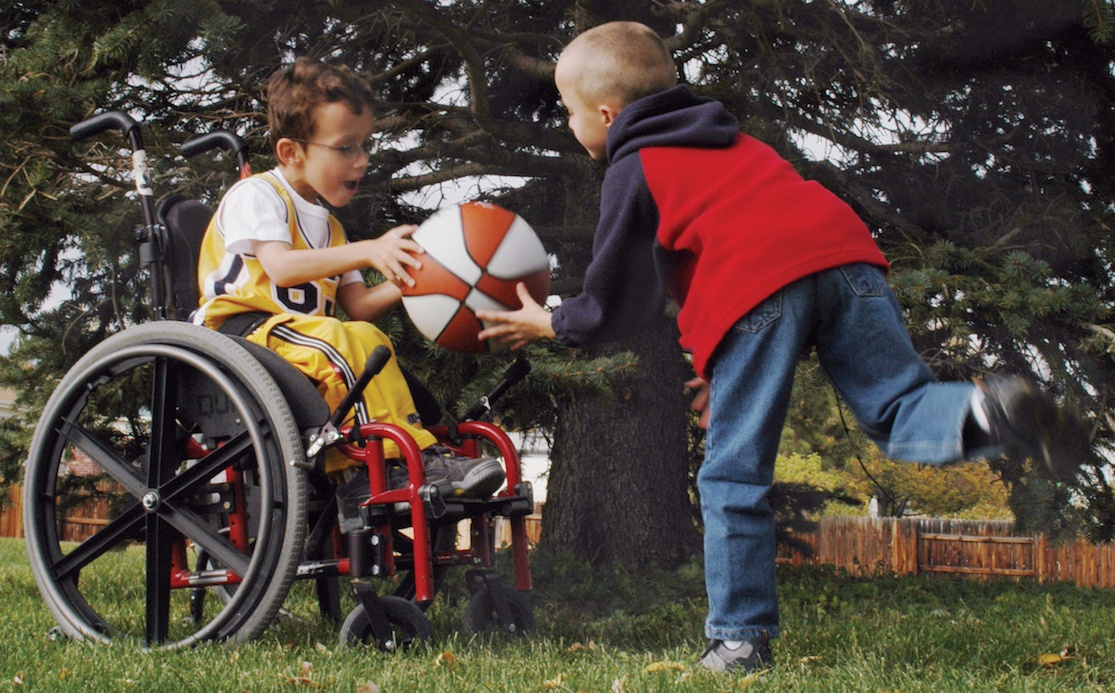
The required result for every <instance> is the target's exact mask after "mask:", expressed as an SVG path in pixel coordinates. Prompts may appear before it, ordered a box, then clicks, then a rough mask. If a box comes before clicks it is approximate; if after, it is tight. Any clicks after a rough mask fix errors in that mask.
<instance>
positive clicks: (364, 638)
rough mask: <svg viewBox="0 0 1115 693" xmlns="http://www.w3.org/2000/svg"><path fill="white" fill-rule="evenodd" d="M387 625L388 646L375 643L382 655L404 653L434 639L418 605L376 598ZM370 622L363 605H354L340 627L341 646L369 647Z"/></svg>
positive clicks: (371, 636) (398, 598)
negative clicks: (388, 625) (380, 605)
mask: <svg viewBox="0 0 1115 693" xmlns="http://www.w3.org/2000/svg"><path fill="white" fill-rule="evenodd" d="M379 600H380V602H381V603H382V604H383V611H384V614H385V615H386V616H387V622H388V623H389V624H390V625H391V631H392V638H391V642H389V643H375V644H376V646H377V647H379V649H380V650H383V651H399V650H406V649H409V648H411V647H413V646H415V645H419V644H424V643H428V642H430V641H431V640H432V639H433V637H434V629H433V626H431V625H430V620H429V619H428V618H426V614H425V613H423V611H422V609H420V608H418V605H417V604H415V603H414V602H412V601H409V600H407V599H403V598H402V597H395V596H386V597H380V598H379ZM374 639H375V635H374V634H373V633H372V621H371V619H370V618H369V617H368V612H367V611H365V610H364V605H363V604H358V605H357V606H356V608H355V609H353V610H352V611H351V612H349V615H348V618H346V619H345V622H344V623H343V624H341V646H342V647H352V646H354V645H368V644H372V642H373V641H374Z"/></svg>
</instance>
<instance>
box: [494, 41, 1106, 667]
mask: <svg viewBox="0 0 1115 693" xmlns="http://www.w3.org/2000/svg"><path fill="white" fill-rule="evenodd" d="M555 81H556V83H557V87H558V91H559V92H560V93H561V98H562V101H563V102H564V103H565V106H566V108H567V109H568V111H569V127H570V129H571V130H572V131H573V134H574V136H576V138H577V141H578V142H580V143H581V145H583V146H584V147H585V149H586V150H588V153H589V155H590V156H592V158H594V159H605V160H607V162H608V164H609V168H608V171H607V174H606V175H605V178H604V183H603V187H602V189H601V200H600V222H599V225H598V227H597V230H596V237H595V242H594V247H593V259H592V262H591V264H590V265H589V267H588V269H587V270H586V272H585V284H584V292H583V293H582V294H581V295H579V296H576V297H574V298H571V299H568V300H566V301H565V302H563V303H562V304H561V306H559V307H558V308H557V309H555V310H554V312H553V313H552V314H551V313H548V312H547V311H546V310H545V309H543V308H542V307H541V306H539V305H538V304H537V303H535V302H534V301H533V300H531V299H530V296H529V295H528V294H527V293H526V291H525V290H523V289H522V288H521V287H520V291H519V297H520V299H521V300H522V301H523V306H524V307H523V308H522V309H521V310H519V311H513V312H487V313H481V314H478V316H479V317H480V318H481V319H482V320H485V321H487V322H488V323H489V324H490V325H491V326H490V327H489V328H488V329H486V330H484V331H483V332H482V333H481V337H482V338H486V339H492V340H494V341H496V342H498V343H504V344H509V345H511V346H512V347H513V348H518V347H520V346H522V345H524V344H526V343H528V342H530V341H532V340H535V339H540V338H554V339H558V340H559V341H561V342H562V343H564V344H567V345H571V346H583V345H588V344H594V343H599V342H603V341H607V340H610V339H615V338H619V337H622V336H626V335H629V334H631V333H633V332H635V331H636V330H639V329H641V328H643V327H645V326H646V325H647V324H648V322H649V320H650V319H651V318H653V317H655V316H658V315H660V314H661V311H662V309H663V305H664V304H665V301H666V298H667V295H669V296H672V297H673V298H674V299H675V300H676V301H677V303H678V304H679V306H680V312H679V314H678V327H679V328H680V331H681V344H682V346H683V347H684V348H686V349H687V350H688V351H689V352H690V353H691V354H692V357H693V365H694V367H695V369H696V371H697V374H698V376H699V377H698V378H697V379H695V380H693V381H691V382H690V383H689V385H690V386H691V387H695V388H698V393H697V396H696V398H695V399H694V402H693V408H694V409H695V410H697V411H700V412H701V424H702V425H703V426H706V427H707V429H708V435H707V438H706V440H705V460H704V463H703V464H702V466H701V469H700V472H699V474H698V483H699V485H700V490H701V509H702V513H703V516H704V524H705V582H706V588H707V591H708V597H709V613H708V618H707V620H706V624H705V631H706V635H707V636H708V637H709V638H710V640H711V642H710V644H709V647H708V649H707V650H706V651H705V653H704V654H703V655H702V657H701V662H702V664H703V665H704V666H706V667H708V668H710V669H713V670H716V671H725V670H742V671H753V670H756V669H759V668H763V667H769V666H771V665H772V664H773V658H772V656H771V651H770V646H769V640H770V639H771V638H775V637H777V636H778V631H779V627H780V624H779V615H778V598H777V594H776V575H775V533H774V518H773V516H772V513H771V510H770V507H769V505H768V504H767V500H766V497H767V493H768V491H769V489H770V485H771V483H772V480H773V475H774V461H775V457H776V455H777V452H778V444H779V439H780V435H781V431H782V427H783V425H784V423H785V418H786V414H787V411H788V406H789V397H790V388H791V385H792V383H793V376H794V369H795V366H796V364H797V362H798V358H799V356H800V355H801V354H802V353H803V351H804V350H806V349H808V348H810V347H812V348H816V350H817V353H818V357H819V358H820V362H821V364H822V365H823V366H824V368H825V370H826V372H827V374H828V375H829V377H830V378H831V379H832V381H833V383H834V384H835V386H836V387H837V389H838V390H839V391H840V394H841V395H842V396H843V397H844V399H845V400H846V401H847V402H848V405H849V407H850V408H851V409H852V411H853V412H854V413H855V415H856V418H857V419H858V420H859V422H860V424H861V425H862V427H863V429H864V431H865V432H866V433H867V434H868V435H869V436H871V438H872V439H873V440H874V441H875V442H876V443H877V444H878V445H879V446H880V448H882V450H883V451H884V452H885V453H886V454H887V455H888V456H889V457H894V458H901V459H907V460H912V461H918V462H925V463H930V464H943V463H946V462H953V461H957V460H961V459H966V458H971V457H979V456H981V455H983V454H988V453H992V452H999V451H1002V450H1003V449H1005V450H1006V451H1007V452H1009V453H1012V454H1021V455H1027V456H1032V457H1034V458H1035V459H1037V460H1038V461H1039V462H1040V463H1042V464H1043V465H1044V467H1045V468H1046V469H1047V470H1048V471H1050V472H1051V473H1053V474H1055V475H1057V476H1061V477H1069V476H1072V475H1073V474H1074V473H1075V470H1076V468H1077V467H1078V465H1079V464H1080V462H1081V461H1082V460H1083V458H1084V456H1085V455H1086V453H1087V449H1088V444H1087V438H1086V435H1085V433H1084V432H1083V431H1082V428H1081V426H1080V423H1079V420H1078V419H1077V418H1075V417H1074V416H1072V415H1069V414H1067V413H1065V412H1064V411H1061V410H1059V409H1058V408H1057V407H1056V406H1055V405H1054V404H1053V403H1052V402H1051V401H1050V400H1049V399H1048V398H1046V397H1045V396H1044V395H1042V394H1041V393H1039V392H1038V391H1037V390H1036V389H1035V388H1034V387H1033V386H1032V385H1030V384H1029V383H1027V382H1025V381H1023V380H1021V379H1017V378H996V379H991V380H989V381H988V382H987V383H986V384H985V385H983V386H982V387H976V386H975V385H972V384H969V383H938V382H937V381H936V379H935V378H934V376H933V374H932V372H931V371H930V370H929V368H928V366H926V364H925V363H924V362H923V361H922V360H921V358H920V357H919V355H918V354H917V353H916V352H915V351H914V349H913V346H912V344H911V342H910V339H909V336H908V335H907V333H906V329H905V326H904V323H903V317H902V313H901V310H900V308H899V306H898V303H897V301H896V300H895V298H894V296H893V294H892V293H891V291H890V289H889V287H888V286H887V283H886V271H887V269H888V264H887V261H886V259H885V258H884V257H883V254H882V253H881V252H880V251H879V249H878V248H877V247H876V245H875V242H874V240H873V239H872V237H871V234H870V232H869V231H868V229H867V227H866V226H865V225H864V224H863V222H862V221H861V220H860V219H859V218H858V217H857V216H856V214H855V213H854V212H853V211H852V209H851V208H850V207H848V205H846V204H845V203H843V202H842V201H840V200H839V199H838V198H837V197H836V196H835V195H833V194H832V193H830V192H829V191H827V190H825V189H824V188H823V187H821V186H820V185H819V184H817V183H816V182H811V181H806V180H803V179H802V178H801V177H800V176H799V175H798V174H797V173H796V172H795V171H794V170H793V168H792V167H791V166H790V164H789V163H788V162H786V161H785V160H783V159H782V158H781V157H779V156H778V155H777V154H776V153H775V151H774V150H773V149H771V148H770V147H768V146H766V145H764V144H762V143H760V142H758V141H756V140H754V139H752V138H750V137H748V136H746V135H742V134H740V132H739V123H738V121H737V120H736V118H735V117H733V116H732V115H731V114H729V113H728V111H727V110H725V109H724V107H723V106H722V105H721V104H720V103H719V102H717V101H714V100H711V99H707V98H701V97H697V96H695V95H694V94H693V93H692V92H691V91H690V90H689V89H688V88H687V87H684V86H677V85H676V83H677V70H676V67H675V65H674V62H673V60H672V58H671V56H670V54H669V51H668V50H667V49H666V47H665V45H664V44H663V42H662V40H661V39H660V38H659V37H658V36H657V35H656V34H655V33H654V32H653V31H652V30H651V29H650V28H648V27H646V26H644V25H642V24H638V23H634V22H613V23H609V24H604V25H601V26H598V27H596V28H594V29H591V30H589V31H586V32H585V33H583V34H581V35H580V36H578V37H577V38H576V39H574V40H573V41H572V42H571V43H570V44H569V46H568V47H566V49H565V51H564V52H563V53H562V55H561V57H560V59H559V60H558V63H557V71H556V73H555Z"/></svg>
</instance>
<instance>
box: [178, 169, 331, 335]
mask: <svg viewBox="0 0 1115 693" xmlns="http://www.w3.org/2000/svg"><path fill="white" fill-rule="evenodd" d="M252 178H253V179H262V180H265V181H267V182H268V183H270V184H271V185H272V186H273V187H274V189H275V194H276V195H277V196H278V197H277V199H276V203H277V204H284V205H285V206H286V216H287V220H288V222H289V227H290V228H289V230H290V239H289V240H290V244H291V247H292V248H293V249H295V250H300V249H313V248H322V247H331V246H339V245H344V244H345V242H346V241H345V234H344V229H343V228H342V227H341V224H340V222H339V221H337V219H336V217H334V216H333V215H332V214H330V215H329V220H328V233H327V236H326V238H324V239H311V238H309V237H308V235H307V234H306V233H305V231H304V229H303V228H302V222H301V220H300V219H299V216H298V212H297V210H296V209H295V205H294V200H292V199H291V197H290V193H289V192H288V191H287V189H286V187H284V185H283V183H282V182H281V181H280V180H279V179H278V178H277V177H276V175H275V173H274V172H271V171H268V172H267V173H261V174H258V175H255V176H253V177H252ZM222 204H223V202H222ZM221 217H222V215H221V209H220V208H218V210H217V213H216V214H214V215H213V219H212V220H211V221H210V222H209V228H208V229H207V230H206V232H205V238H204V240H203V241H202V243H201V253H200V256H199V258H198V269H197V271H198V284H199V285H200V288H201V296H200V300H199V304H200V307H199V308H198V310H197V312H196V313H195V314H194V318H193V322H194V323H196V324H199V325H205V326H207V327H210V328H213V329H216V328H218V327H220V326H221V323H223V322H224V321H225V320H226V319H227V318H228V317H229V316H231V315H235V314H237V313H245V312H253V311H260V312H265V313H272V314H278V313H291V314H294V315H318V316H332V315H333V314H334V313H335V311H336V303H337V287H338V285H339V283H340V280H341V277H326V278H324V279H319V280H317V281H312V282H306V283H304V284H299V285H298V286H291V287H280V286H276V285H275V284H274V283H273V282H272V281H271V278H270V277H268V276H267V273H266V272H264V271H263V267H262V266H261V265H260V263H259V261H258V260H257V259H256V258H255V256H254V255H251V254H250V253H233V252H229V251H228V250H227V249H226V247H225V233H224V229H223V228H222V223H221ZM323 241H324V242H323Z"/></svg>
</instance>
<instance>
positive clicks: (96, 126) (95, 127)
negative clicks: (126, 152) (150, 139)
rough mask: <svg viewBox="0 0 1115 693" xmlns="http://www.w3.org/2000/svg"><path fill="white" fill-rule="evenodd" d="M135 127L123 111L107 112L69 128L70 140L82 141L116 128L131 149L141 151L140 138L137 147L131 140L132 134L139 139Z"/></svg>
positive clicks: (131, 119) (132, 119) (136, 125)
mask: <svg viewBox="0 0 1115 693" xmlns="http://www.w3.org/2000/svg"><path fill="white" fill-rule="evenodd" d="M137 127H138V123H136V121H135V119H134V118H132V117H131V116H130V115H128V114H127V113H124V112H123V111H108V112H106V113H101V114H100V115H95V116H93V117H92V118H89V119H88V120H83V121H81V122H80V123H77V124H75V125H73V126H72V127H71V128H70V138H71V139H74V140H84V139H87V138H89V137H92V136H93V135H97V134H100V133H102V132H104V131H105V130H111V129H113V128H116V129H117V130H119V131H120V132H121V133H123V135H124V137H127V138H128V141H129V142H131V144H132V148H133V149H143V141H142V138H140V141H139V146H138V147H137V146H135V145H136V142H135V141H133V140H132V135H133V134H134V135H135V136H136V137H137V138H139V130H137V129H136V128H137Z"/></svg>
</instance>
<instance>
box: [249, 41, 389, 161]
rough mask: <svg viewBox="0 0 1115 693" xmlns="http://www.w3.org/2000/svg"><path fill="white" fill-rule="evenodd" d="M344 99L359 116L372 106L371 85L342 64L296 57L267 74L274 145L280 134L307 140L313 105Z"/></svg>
mask: <svg viewBox="0 0 1115 693" xmlns="http://www.w3.org/2000/svg"><path fill="white" fill-rule="evenodd" d="M336 102H344V103H346V104H348V105H349V107H351V108H352V112H353V113H356V114H357V115H360V114H362V113H363V112H364V109H365V108H367V109H369V110H372V109H373V105H374V103H375V96H374V95H373V94H372V88H371V86H370V85H369V84H368V82H367V81H365V80H364V79H363V78H362V77H360V75H358V74H356V72H354V71H353V70H352V69H351V68H348V67H345V66H343V65H342V66H337V67H334V66H332V65H326V64H325V63H323V62H321V61H320V60H315V59H313V58H298V59H297V60H296V61H294V64H293V65H291V66H290V67H289V68H286V69H284V70H278V71H276V72H275V73H274V74H272V75H271V79H270V81H269V82H268V84H267V125H268V127H270V129H271V142H272V144H274V143H275V142H278V141H279V139H281V138H283V137H289V138H290V139H293V140H308V139H310V138H311V137H312V136H313V134H314V119H313V116H314V107H315V106H318V105H320V104H325V103H336Z"/></svg>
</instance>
